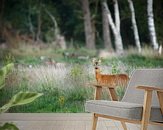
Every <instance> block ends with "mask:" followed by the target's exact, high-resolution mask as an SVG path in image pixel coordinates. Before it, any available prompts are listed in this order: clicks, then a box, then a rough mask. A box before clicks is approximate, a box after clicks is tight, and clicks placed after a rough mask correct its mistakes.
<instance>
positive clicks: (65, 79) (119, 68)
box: [0, 48, 163, 112]
mask: <svg viewBox="0 0 163 130" xmlns="http://www.w3.org/2000/svg"><path fill="white" fill-rule="evenodd" d="M23 49H24V50H25V48H23ZM23 49H22V51H21V50H19V51H18V52H14V51H17V50H12V53H15V55H17V56H21V53H23V52H24V50H23ZM26 51H28V49H26ZM46 51H47V52H46ZM69 51H70V52H72V51H73V50H69ZM85 51H86V50H81V52H85ZM62 52H63V51H56V50H53V49H48V50H42V52H40V50H37V49H32V50H31V53H30V54H35V57H32V58H31V56H28V54H29V53H27V52H25V53H24V54H23V56H22V57H23V60H22V59H21V58H22V57H21V58H20V59H19V57H16V58H15V60H16V61H17V63H28V65H29V64H31V63H33V67H32V68H29V67H27V66H22V67H20V66H18V68H15V70H14V72H13V73H12V74H11V75H9V76H8V77H7V79H6V87H5V88H4V90H3V91H0V99H1V101H0V105H1V104H4V103H6V102H7V101H8V99H10V98H11V96H12V95H14V94H15V93H17V92H19V91H20V90H21V91H22V90H23V91H26V90H30V91H34V92H41V93H44V96H42V97H40V98H39V99H38V100H37V101H35V102H34V103H32V104H30V105H25V106H20V107H15V108H13V109H11V110H10V112H83V111H84V103H85V101H86V100H88V99H93V96H94V88H92V87H90V86H87V85H86V84H87V83H88V82H93V81H95V74H94V67H93V66H92V63H91V60H90V59H89V60H86V61H84V62H83V61H82V60H79V59H77V58H74V57H72V58H71V57H69V58H64V57H62ZM72 53H73V52H72ZM85 53H86V52H85ZM91 53H92V52H91ZM93 53H94V52H93ZM93 53H92V54H93ZM88 54H89V53H88ZM92 54H91V56H93V55H92ZM148 54H150V55H152V54H151V51H147V52H145V51H144V52H143V53H142V54H136V53H133V52H131V53H130V55H125V56H124V57H113V58H109V59H104V60H103V61H102V65H101V66H100V68H101V71H102V73H105V74H109V73H114V74H117V73H127V74H128V75H129V76H130V75H131V72H132V71H133V70H134V69H136V68H155V67H159V68H160V67H163V58H162V57H161V56H157V55H154V56H148ZM41 55H44V56H49V55H50V56H51V55H52V56H54V57H55V56H56V58H57V59H60V60H61V61H62V62H63V61H65V62H66V63H65V65H64V66H60V67H58V66H43V65H42V64H40V63H41V61H40V56H41ZM19 60H20V61H19ZM78 63H79V64H78ZM124 92H125V88H119V87H118V88H117V95H118V96H119V100H120V99H121V98H122V97H123V94H124ZM107 94H108V93H107V91H104V92H103V98H104V99H108V98H109V97H108V95H107Z"/></svg>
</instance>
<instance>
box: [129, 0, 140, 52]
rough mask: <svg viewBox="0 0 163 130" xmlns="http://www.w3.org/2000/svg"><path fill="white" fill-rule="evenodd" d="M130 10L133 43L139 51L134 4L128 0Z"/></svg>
mask: <svg viewBox="0 0 163 130" xmlns="http://www.w3.org/2000/svg"><path fill="white" fill-rule="evenodd" d="M128 3H129V7H130V11H131V21H132V26H133V31H134V38H135V43H136V46H137V48H138V51H139V52H141V45H140V40H139V33H138V28H137V24H136V19H135V10H134V5H133V1H132V0H128Z"/></svg>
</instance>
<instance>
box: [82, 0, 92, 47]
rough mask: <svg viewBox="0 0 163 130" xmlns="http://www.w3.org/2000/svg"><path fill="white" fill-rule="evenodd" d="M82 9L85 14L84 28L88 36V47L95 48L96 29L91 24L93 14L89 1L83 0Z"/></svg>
mask: <svg viewBox="0 0 163 130" xmlns="http://www.w3.org/2000/svg"><path fill="white" fill-rule="evenodd" d="M81 3H82V9H83V14H84V29H85V37H86V47H87V48H88V49H95V37H94V33H95V32H94V31H93V28H92V24H91V15H90V9H89V1H88V0H81Z"/></svg>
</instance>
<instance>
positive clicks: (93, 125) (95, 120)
mask: <svg viewBox="0 0 163 130" xmlns="http://www.w3.org/2000/svg"><path fill="white" fill-rule="evenodd" d="M97 121H98V117H97V116H96V114H95V113H94V114H93V120H92V130H96V126H97Z"/></svg>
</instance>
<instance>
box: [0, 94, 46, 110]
mask: <svg viewBox="0 0 163 130" xmlns="http://www.w3.org/2000/svg"><path fill="white" fill-rule="evenodd" d="M42 95H43V94H42V93H34V92H19V93H17V94H16V95H15V96H13V97H12V99H11V100H10V101H9V102H8V103H7V104H5V105H4V106H2V107H1V108H0V113H4V112H6V111H7V110H8V109H9V108H11V107H14V106H19V105H24V104H28V103H31V102H33V101H34V100H35V99H37V98H38V97H40V96H42Z"/></svg>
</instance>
